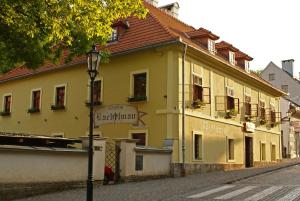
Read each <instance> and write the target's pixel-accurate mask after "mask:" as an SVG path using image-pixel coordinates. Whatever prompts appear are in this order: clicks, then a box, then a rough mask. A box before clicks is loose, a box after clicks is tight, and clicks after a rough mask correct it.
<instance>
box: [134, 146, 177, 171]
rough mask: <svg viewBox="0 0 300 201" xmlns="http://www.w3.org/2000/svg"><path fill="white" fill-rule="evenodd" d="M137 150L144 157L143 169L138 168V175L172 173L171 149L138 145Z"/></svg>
mask: <svg viewBox="0 0 300 201" xmlns="http://www.w3.org/2000/svg"><path fill="white" fill-rule="evenodd" d="M135 152H136V156H141V157H142V158H143V165H142V170H136V171H135V175H136V176H158V175H170V164H171V154H172V152H171V151H170V150H163V149H149V148H142V147H136V148H135ZM136 162H137V161H136Z"/></svg>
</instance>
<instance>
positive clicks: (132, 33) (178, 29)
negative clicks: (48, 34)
mask: <svg viewBox="0 0 300 201" xmlns="http://www.w3.org/2000/svg"><path fill="white" fill-rule="evenodd" d="M144 6H145V7H146V8H147V9H148V10H149V13H148V15H147V17H146V18H145V19H143V20H141V19H138V18H136V17H129V18H128V19H127V20H128V24H129V28H126V27H124V26H123V27H124V29H125V30H124V31H122V33H121V35H120V36H119V38H118V41H116V42H113V43H111V44H108V45H107V46H106V49H108V50H109V51H110V52H111V53H112V54H118V53H122V52H126V51H130V50H135V49H138V48H143V47H149V46H153V45H159V44H163V43H166V42H171V41H174V42H175V41H179V40H180V39H181V40H182V41H183V42H185V43H187V44H188V45H190V46H192V47H195V48H197V49H199V50H203V51H206V52H208V50H207V47H205V48H203V46H202V45H201V44H199V43H198V42H196V41H195V40H193V39H192V38H193V37H195V36H197V34H198V35H201V34H204V35H205V34H206V35H208V36H210V37H212V39H213V38H215V39H218V38H219V37H218V36H216V35H215V34H213V33H211V32H210V31H209V30H206V29H204V28H200V29H198V30H196V29H195V28H193V27H192V26H190V25H187V24H185V23H184V22H182V21H180V20H178V19H177V18H175V17H173V16H171V15H169V14H167V13H166V12H165V11H163V10H161V9H159V8H156V7H154V6H153V5H151V4H149V3H147V2H144ZM118 24H120V23H115V25H118ZM123 24H124V23H121V25H123ZM126 26H127V24H126ZM216 48H217V49H223V48H229V49H231V50H233V51H237V52H239V53H238V55H239V56H245V55H246V54H244V53H242V52H240V51H239V50H238V49H237V48H235V47H233V46H232V45H231V44H229V43H227V42H225V41H222V42H220V43H217V44H216ZM243 54H244V55H243ZM66 56H67V51H65V52H64V54H63V55H62V57H61V60H60V61H59V62H58V64H52V63H50V62H45V63H44V65H43V66H41V67H39V68H38V69H36V70H31V69H28V68H26V67H25V66H20V67H18V68H15V69H13V70H11V71H10V72H8V73H6V74H3V75H2V76H0V83H1V82H5V81H9V80H12V79H17V78H21V77H26V76H30V75H34V74H38V73H42V72H48V71H51V70H55V69H61V68H65V67H68V66H72V65H74V64H79V63H85V60H86V57H85V55H83V56H79V57H75V58H73V59H72V61H71V62H69V63H67V64H66V63H65V62H64V60H65V58H66ZM247 56H248V55H247ZM215 57H216V58H218V59H221V60H223V61H224V59H223V58H221V57H218V56H217V55H216V56H215ZM250 58H251V57H250ZM251 59H252V58H251ZM232 67H233V68H235V69H236V70H238V71H241V72H244V70H243V69H241V68H240V67H237V66H232ZM253 77H254V76H253ZM254 78H255V79H256V80H259V81H261V82H264V83H265V84H266V85H269V86H271V85H270V84H269V83H267V82H266V81H264V80H261V79H258V78H257V77H254ZM272 88H273V87H272Z"/></svg>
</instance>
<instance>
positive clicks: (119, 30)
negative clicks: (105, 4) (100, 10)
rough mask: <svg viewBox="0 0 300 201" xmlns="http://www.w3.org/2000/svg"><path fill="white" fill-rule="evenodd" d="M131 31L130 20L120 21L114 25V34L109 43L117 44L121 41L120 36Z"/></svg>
mask: <svg viewBox="0 0 300 201" xmlns="http://www.w3.org/2000/svg"><path fill="white" fill-rule="evenodd" d="M127 29H129V22H128V20H119V21H117V22H115V23H113V25H112V33H111V36H110V39H109V41H108V42H109V43H112V42H116V41H118V40H119V38H120V36H121V35H122V34H123V33H124V32H125V31H126V30H127Z"/></svg>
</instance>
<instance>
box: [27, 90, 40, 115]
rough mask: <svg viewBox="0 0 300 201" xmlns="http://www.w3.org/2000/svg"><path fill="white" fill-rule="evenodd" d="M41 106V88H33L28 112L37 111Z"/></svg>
mask: <svg viewBox="0 0 300 201" xmlns="http://www.w3.org/2000/svg"><path fill="white" fill-rule="evenodd" d="M40 107H41V90H33V91H32V92H31V107H30V108H29V109H28V113H34V112H39V111H40V109H41V108H40Z"/></svg>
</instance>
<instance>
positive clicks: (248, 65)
mask: <svg viewBox="0 0 300 201" xmlns="http://www.w3.org/2000/svg"><path fill="white" fill-rule="evenodd" d="M245 70H246V72H248V73H249V72H250V62H249V61H247V60H245Z"/></svg>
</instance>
